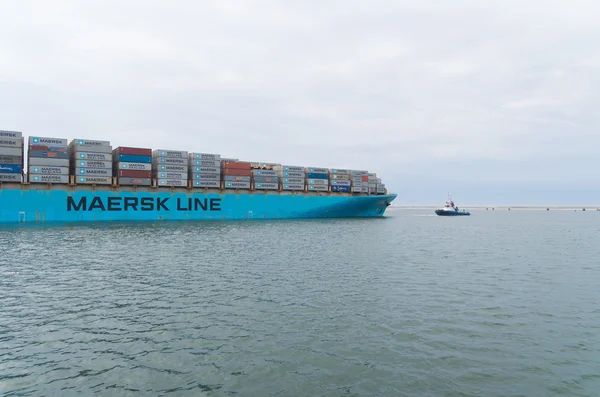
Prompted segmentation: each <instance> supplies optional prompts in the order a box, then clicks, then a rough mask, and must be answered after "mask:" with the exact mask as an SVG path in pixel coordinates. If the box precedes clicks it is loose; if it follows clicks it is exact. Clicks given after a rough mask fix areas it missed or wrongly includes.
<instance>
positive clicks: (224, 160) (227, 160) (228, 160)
mask: <svg viewBox="0 0 600 397" xmlns="http://www.w3.org/2000/svg"><path fill="white" fill-rule="evenodd" d="M233 161H240V159H229V158H221V163H227V162H233Z"/></svg>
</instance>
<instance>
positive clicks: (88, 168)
mask: <svg viewBox="0 0 600 397" xmlns="http://www.w3.org/2000/svg"><path fill="white" fill-rule="evenodd" d="M69 154H70V157H71V175H73V176H74V182H75V184H76V185H111V184H112V175H113V171H112V169H113V162H112V146H111V145H110V142H109V141H93V140H89V139H73V140H72V141H71V142H70V143H69Z"/></svg>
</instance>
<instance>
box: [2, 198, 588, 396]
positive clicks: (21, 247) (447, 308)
mask: <svg viewBox="0 0 600 397" xmlns="http://www.w3.org/2000/svg"><path fill="white" fill-rule="evenodd" d="M430 213H431V211H408V210H390V211H389V212H388V218H386V219H371V220H330V221H321V220H318V221H273V222H266V221H256V222H223V223H217V222H215V223H182V224H162V225H156V224H155V225H110V226H75V227H27V228H22V229H19V228H4V229H0V247H1V251H0V394H1V395H3V396H71V395H103V396H104V395H106V396H138V395H152V396H154V395H156V396H158V395H169V396H171V395H172V396H200V395H205V396H230V395H236V396H261V397H262V396H598V395H600V292H599V291H600V212H590V211H588V212H580V211H578V212H570V211H551V212H546V211H510V212H508V211H502V212H500V211H494V212H492V211H488V212H486V211H475V212H474V213H473V215H472V216H471V217H461V218H440V217H436V216H430Z"/></svg>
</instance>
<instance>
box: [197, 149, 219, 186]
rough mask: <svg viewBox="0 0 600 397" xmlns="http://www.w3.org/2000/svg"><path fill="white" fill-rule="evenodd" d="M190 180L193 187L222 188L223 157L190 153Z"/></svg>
mask: <svg viewBox="0 0 600 397" xmlns="http://www.w3.org/2000/svg"><path fill="white" fill-rule="evenodd" d="M189 166H190V179H191V181H192V187H197V188H200V187H203V188H220V187H221V155H220V154H211V153H190V156H189Z"/></svg>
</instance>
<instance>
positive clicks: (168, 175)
mask: <svg viewBox="0 0 600 397" xmlns="http://www.w3.org/2000/svg"><path fill="white" fill-rule="evenodd" d="M156 177H157V178H160V179H188V174H187V172H157V173H156Z"/></svg>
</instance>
